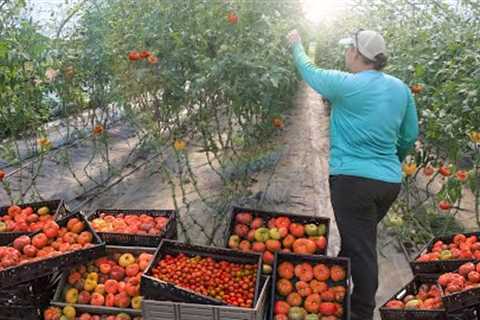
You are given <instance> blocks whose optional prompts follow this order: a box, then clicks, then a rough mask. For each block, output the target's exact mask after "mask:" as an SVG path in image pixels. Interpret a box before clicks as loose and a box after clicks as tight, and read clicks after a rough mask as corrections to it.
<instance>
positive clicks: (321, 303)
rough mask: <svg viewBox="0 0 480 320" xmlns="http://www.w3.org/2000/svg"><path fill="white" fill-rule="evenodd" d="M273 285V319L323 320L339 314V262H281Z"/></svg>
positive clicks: (341, 274)
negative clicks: (336, 263) (331, 264)
mask: <svg viewBox="0 0 480 320" xmlns="http://www.w3.org/2000/svg"><path fill="white" fill-rule="evenodd" d="M277 274H278V278H279V280H277V283H276V284H275V293H276V301H275V305H274V314H275V318H274V320H288V319H319V317H321V319H326V320H335V319H339V318H341V317H342V316H343V313H344V311H343V305H342V303H343V301H344V299H345V295H346V294H347V288H346V287H345V286H344V282H342V281H344V280H345V278H346V273H345V269H344V268H343V267H342V266H339V265H333V266H331V267H329V266H327V265H326V264H322V263H319V264H314V265H312V264H310V263H308V262H303V263H298V264H293V263H291V262H288V261H284V262H281V263H280V264H279V265H278V268H277Z"/></svg>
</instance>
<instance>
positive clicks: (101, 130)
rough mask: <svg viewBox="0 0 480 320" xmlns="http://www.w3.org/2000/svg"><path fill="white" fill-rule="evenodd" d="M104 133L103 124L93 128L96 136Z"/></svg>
mask: <svg viewBox="0 0 480 320" xmlns="http://www.w3.org/2000/svg"><path fill="white" fill-rule="evenodd" d="M103 131H104V128H103V126H102V125H101V124H97V125H96V126H95V128H93V134H94V135H100V134H102V133H103Z"/></svg>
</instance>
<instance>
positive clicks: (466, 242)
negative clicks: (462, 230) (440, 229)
mask: <svg viewBox="0 0 480 320" xmlns="http://www.w3.org/2000/svg"><path fill="white" fill-rule="evenodd" d="M452 259H459V260H469V259H480V241H478V237H477V236H476V235H472V236H469V237H467V236H466V235H464V234H456V235H455V236H454V237H453V238H452V241H451V243H449V244H446V243H444V242H443V241H441V240H438V241H436V242H435V243H434V244H433V247H432V249H431V250H430V251H429V252H426V253H424V254H422V255H421V256H420V257H418V258H417V260H416V261H417V262H430V261H439V260H452Z"/></svg>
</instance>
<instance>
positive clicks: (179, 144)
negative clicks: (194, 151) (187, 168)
mask: <svg viewBox="0 0 480 320" xmlns="http://www.w3.org/2000/svg"><path fill="white" fill-rule="evenodd" d="M173 147H174V148H175V150H176V151H183V150H185V148H186V147H187V143H186V142H185V140H183V139H176V140H175V143H174V144H173Z"/></svg>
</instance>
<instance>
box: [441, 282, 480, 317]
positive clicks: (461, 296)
mask: <svg viewBox="0 0 480 320" xmlns="http://www.w3.org/2000/svg"><path fill="white" fill-rule="evenodd" d="M442 301H443V304H444V305H445V309H447V311H448V312H449V313H453V312H457V311H459V310H464V309H468V308H470V307H477V306H478V307H480V288H472V289H469V290H465V291H461V292H456V293H453V294H449V295H445V296H443V297H442Z"/></svg>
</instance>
